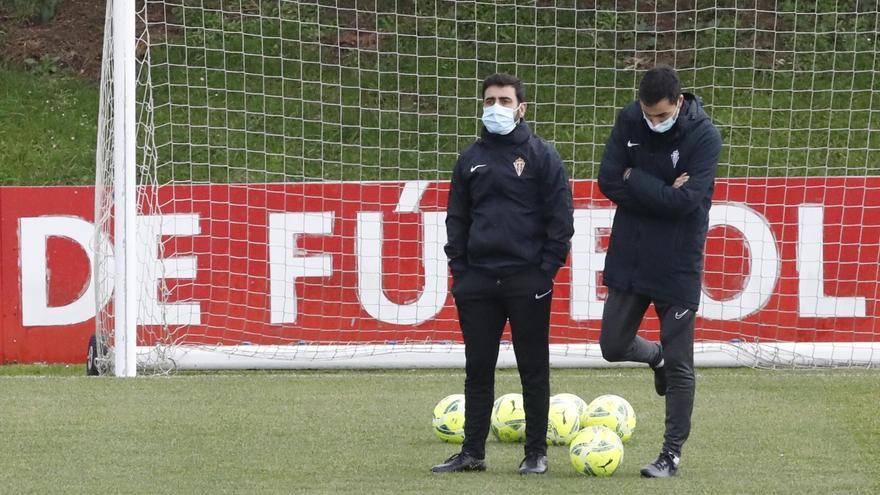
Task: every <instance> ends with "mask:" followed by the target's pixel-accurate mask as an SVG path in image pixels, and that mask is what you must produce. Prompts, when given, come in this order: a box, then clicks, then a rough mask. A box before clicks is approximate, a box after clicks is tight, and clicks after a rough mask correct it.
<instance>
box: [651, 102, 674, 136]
mask: <svg viewBox="0 0 880 495" xmlns="http://www.w3.org/2000/svg"><path fill="white" fill-rule="evenodd" d="M680 112H681V106H679V107H678V110H676V111H675V115H673V116H672V117H669V118H668V119H666V120H664V121H663V122H660V123H659V124H657V125H654V124H651V120H650V119H649V118H648V117H647V115H645V113H644V112H642V118H643V119H645V123H646V124H648V129H651V130H652V131H654V132H656V133H658V134H660V133H664V132H666V131H668V130H669V129H672V126H674V125H675V121H676V120H678V114H679V113H680Z"/></svg>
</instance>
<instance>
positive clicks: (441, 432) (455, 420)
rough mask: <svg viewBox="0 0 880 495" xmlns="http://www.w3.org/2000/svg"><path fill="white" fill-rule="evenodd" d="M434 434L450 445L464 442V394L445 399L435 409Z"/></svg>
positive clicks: (449, 396)
mask: <svg viewBox="0 0 880 495" xmlns="http://www.w3.org/2000/svg"><path fill="white" fill-rule="evenodd" d="M432 424H433V425H434V434H435V435H437V438H439V439H440V440H443V441H444V442H449V443H462V442H464V394H452V395H448V396H446V397H444V398H443V399H441V400H440V402H438V403H437V405H436V406H435V407H434V419H433V421H432Z"/></svg>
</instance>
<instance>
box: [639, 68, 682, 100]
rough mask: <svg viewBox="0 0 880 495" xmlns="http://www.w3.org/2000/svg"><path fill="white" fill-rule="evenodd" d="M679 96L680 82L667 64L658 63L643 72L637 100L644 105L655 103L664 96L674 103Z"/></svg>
mask: <svg viewBox="0 0 880 495" xmlns="http://www.w3.org/2000/svg"><path fill="white" fill-rule="evenodd" d="M679 96H681V82H679V80H678V74H676V73H675V70H674V69H673V68H672V67H670V66H668V65H658V66H656V67H654V68H653V69H651V70H649V71H648V72H645V75H644V76H643V77H642V82H641V83H639V101H641V102H642V103H644V104H645V105H648V106H651V105H656V104H657V103H658V102H659V101H660V100H662V99H663V98H666V99H667V100H669V101H671V102H673V103H675V102H676V101H678V97H679Z"/></svg>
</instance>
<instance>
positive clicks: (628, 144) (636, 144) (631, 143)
mask: <svg viewBox="0 0 880 495" xmlns="http://www.w3.org/2000/svg"><path fill="white" fill-rule="evenodd" d="M638 145H639V143H634V142H632V141H630V140H629V139H627V140H626V147H627V148H632V147H633V146H638Z"/></svg>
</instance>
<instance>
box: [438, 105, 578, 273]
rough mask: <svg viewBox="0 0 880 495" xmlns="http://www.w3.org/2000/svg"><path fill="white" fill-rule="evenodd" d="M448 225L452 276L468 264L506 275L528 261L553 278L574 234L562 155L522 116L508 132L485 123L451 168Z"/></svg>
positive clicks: (517, 270) (481, 269)
mask: <svg viewBox="0 0 880 495" xmlns="http://www.w3.org/2000/svg"><path fill="white" fill-rule="evenodd" d="M518 165H519V166H520V167H521V168H520V173H519V174H517V167H518ZM446 231H447V241H448V242H447V244H446V246H445V251H446V255H447V256H448V257H449V266H450V268H451V270H452V274H453V277H455V278H458V276H459V275H460V274H462V273H464V272H465V271H467V270H470V269H474V270H478V271H480V272H483V273H484V274H486V275H489V276H492V277H506V276H509V275H512V274H514V273H516V272H519V271H521V270H523V269H526V268H529V267H535V268H540V269H541V270H542V271H543V272H544V273H546V274H547V275H548V276H549V277H551V278H552V277H555V275H556V272H557V271H558V270H559V268H560V267H561V266H562V265H563V264H565V259H566V257H567V255H568V251H569V249H570V247H571V236H572V235H573V234H574V220H573V210H572V198H571V187H570V186H569V182H568V177H567V175H566V172H565V167H564V166H563V163H562V159H561V158H560V157H559V154H558V153H557V152H556V150H555V149H554V148H553V146H552V145H550V144H548V143H547V142H545V141H544V140H542V139H541V138H539V137H538V136H536V135H535V134H534V133H532V131H531V129H530V128H529V126H528V125H527V124H526V123H525V121H520V122H519V124H517V126H516V128H514V130H513V131H511V132H510V134H507V135H498V134H491V133H489V132H487V131H486V130H485V128H484V129H483V133H482V138H481V139H479V140H477V142H475V143H474V144H472V145H470V146H468V147H467V148H466V149H465V150H464V151H463V152H462V153H461V155H460V156H459V158H458V162H457V163H456V165H455V170H453V172H452V184H451V187H450V190H449V202H448V207H447V213H446Z"/></svg>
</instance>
